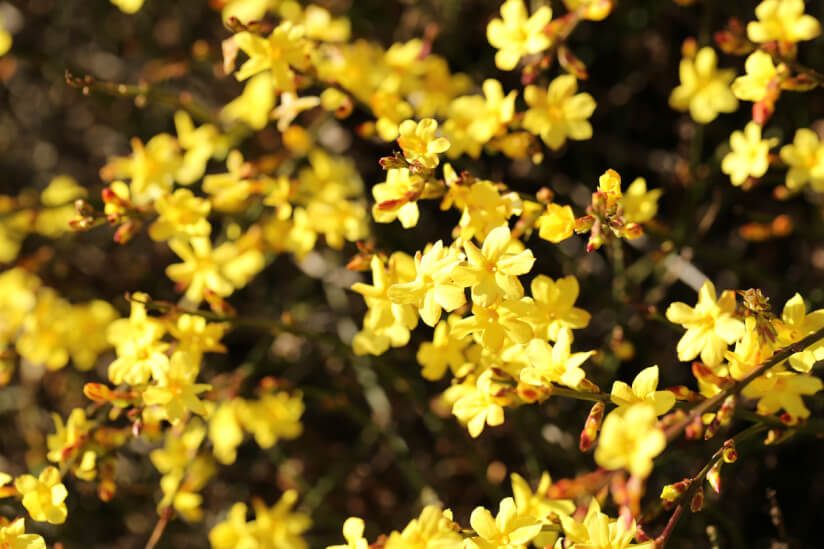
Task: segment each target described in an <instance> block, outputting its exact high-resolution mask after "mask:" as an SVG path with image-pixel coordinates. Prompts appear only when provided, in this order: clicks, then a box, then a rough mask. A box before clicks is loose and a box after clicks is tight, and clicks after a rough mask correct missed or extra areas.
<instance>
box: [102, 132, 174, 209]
mask: <svg viewBox="0 0 824 549" xmlns="http://www.w3.org/2000/svg"><path fill="white" fill-rule="evenodd" d="M131 145H132V155H131V156H122V157H115V158H111V159H110V160H109V162H108V163H107V164H106V165H105V166H103V168H102V169H101V170H100V175H101V177H102V178H103V179H104V180H106V181H111V180H112V179H121V178H129V179H131V183H130V185H129V188H130V191H131V192H130V194H131V197H130V198H131V201H132V203H133V204H134V205H135V206H145V205H147V204H150V203H151V202H153V201H154V200H155V199H157V198H158V197H160V196H161V195H163V194H165V193H168V192H170V191H171V190H172V185H174V181H175V176H176V175H177V172H178V170H179V169H180V166H181V162H182V157H181V156H180V146H179V145H178V142H177V139H175V138H174V137H172V136H171V135H169V134H168V133H161V134H158V135H156V136H154V137H152V138H151V139H150V140H149V141H148V143H146V144H145V145H144V144H143V142H142V141H141V140H140V139H138V138H136V137H135V138H133V139H132V141H131ZM127 198H128V197H127Z"/></svg>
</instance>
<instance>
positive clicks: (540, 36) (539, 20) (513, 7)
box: [486, 0, 552, 71]
mask: <svg viewBox="0 0 824 549" xmlns="http://www.w3.org/2000/svg"><path fill="white" fill-rule="evenodd" d="M501 17H502V19H493V20H492V21H490V22H489V25H487V27H486V37H487V40H489V43H490V44H491V45H492V46H493V47H495V48H497V49H498V53H496V54H495V65H496V66H497V67H498V68H499V69H501V70H503V71H511V70H512V69H514V68H515V66H516V65H517V64H518V60H519V59H520V58H521V57H523V56H524V55H528V54H531V53H539V52H541V51H543V50H545V49H547V48H548V47H549V46H550V44H551V41H550V39H549V36H547V34H546V32H544V29H545V27H546V26H547V24H548V23H549V21H550V19H552V9H551V8H550V7H549V6H541V7H540V8H538V10H536V11H535V13H533V14H532V17H529V18H527V11H526V6H525V5H524V1H523V0H506V2H504V3H503V5H501Z"/></svg>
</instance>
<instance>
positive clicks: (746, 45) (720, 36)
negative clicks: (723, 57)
mask: <svg viewBox="0 0 824 549" xmlns="http://www.w3.org/2000/svg"><path fill="white" fill-rule="evenodd" d="M713 37H714V38H715V43H716V44H717V45H718V47H719V49H721V51H723V52H724V53H727V54H730V55H744V54H747V53H749V52H751V51H752V50H753V46H752V44H750V42H749V41H748V40H746V39H745V38H744V37H743V36H742V35H741V34H736V33H734V32H731V31H729V30H721V31H717V32H716V33H715V35H714V36H713Z"/></svg>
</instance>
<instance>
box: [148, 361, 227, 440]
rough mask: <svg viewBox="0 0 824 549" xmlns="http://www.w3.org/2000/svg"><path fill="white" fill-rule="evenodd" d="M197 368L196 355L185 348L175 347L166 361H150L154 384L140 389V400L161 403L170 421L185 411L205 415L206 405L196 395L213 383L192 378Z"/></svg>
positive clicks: (176, 419)
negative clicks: (184, 349) (141, 396)
mask: <svg viewBox="0 0 824 549" xmlns="http://www.w3.org/2000/svg"><path fill="white" fill-rule="evenodd" d="M199 371H200V364H199V363H198V362H197V358H196V357H194V356H193V355H191V354H190V353H187V352H186V351H176V352H175V353H174V354H173V355H172V358H171V360H169V361H168V362H166V363H162V364H155V365H153V371H152V375H153V377H154V378H155V380H156V381H157V385H150V386H149V387H147V388H146V390H145V391H143V402H145V403H146V404H148V405H150V406H151V405H152V404H158V405H160V406H161V408H162V409H163V411H164V412H165V414H166V419H168V420H169V421H170V422H171V423H173V424H174V423H178V422H179V421H180V420H181V419H183V418H184V417H185V415H186V412H187V411H191V412H193V413H195V414H198V415H201V416H203V415H206V407H205V406H204V405H203V403H202V402H201V401H200V399H199V398H198V397H197V395H198V394H200V393H202V392H204V391H208V390H209V389H211V388H212V386H211V385H208V384H205V383H195V382H194V381H195V378H196V377H197V374H198V373H199Z"/></svg>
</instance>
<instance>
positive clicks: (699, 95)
mask: <svg viewBox="0 0 824 549" xmlns="http://www.w3.org/2000/svg"><path fill="white" fill-rule="evenodd" d="M717 65H718V56H717V55H716V53H715V50H714V49H712V48H711V47H704V48H701V49H700V50H699V51H698V53H697V55H696V56H695V58H694V59H692V58H689V57H685V58H684V59H682V60H681V64H680V66H679V74H680V76H681V84H680V85H679V86H678V87H677V88H675V89H674V90H672V94H670V98H669V104H670V106H671V107H672V108H673V109H677V110H679V111H686V110H689V112H690V116H692V119H693V120H695V121H696V122H698V123H700V124H707V123H709V122H712V121H713V120H715V118H716V117H717V116H718V113H722V112H735V110H736V109H737V108H738V100H737V99H736V98H735V95H733V93H732V91H731V90H730V82H732V80H733V78H735V71H734V70H732V69H718V66H717Z"/></svg>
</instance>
